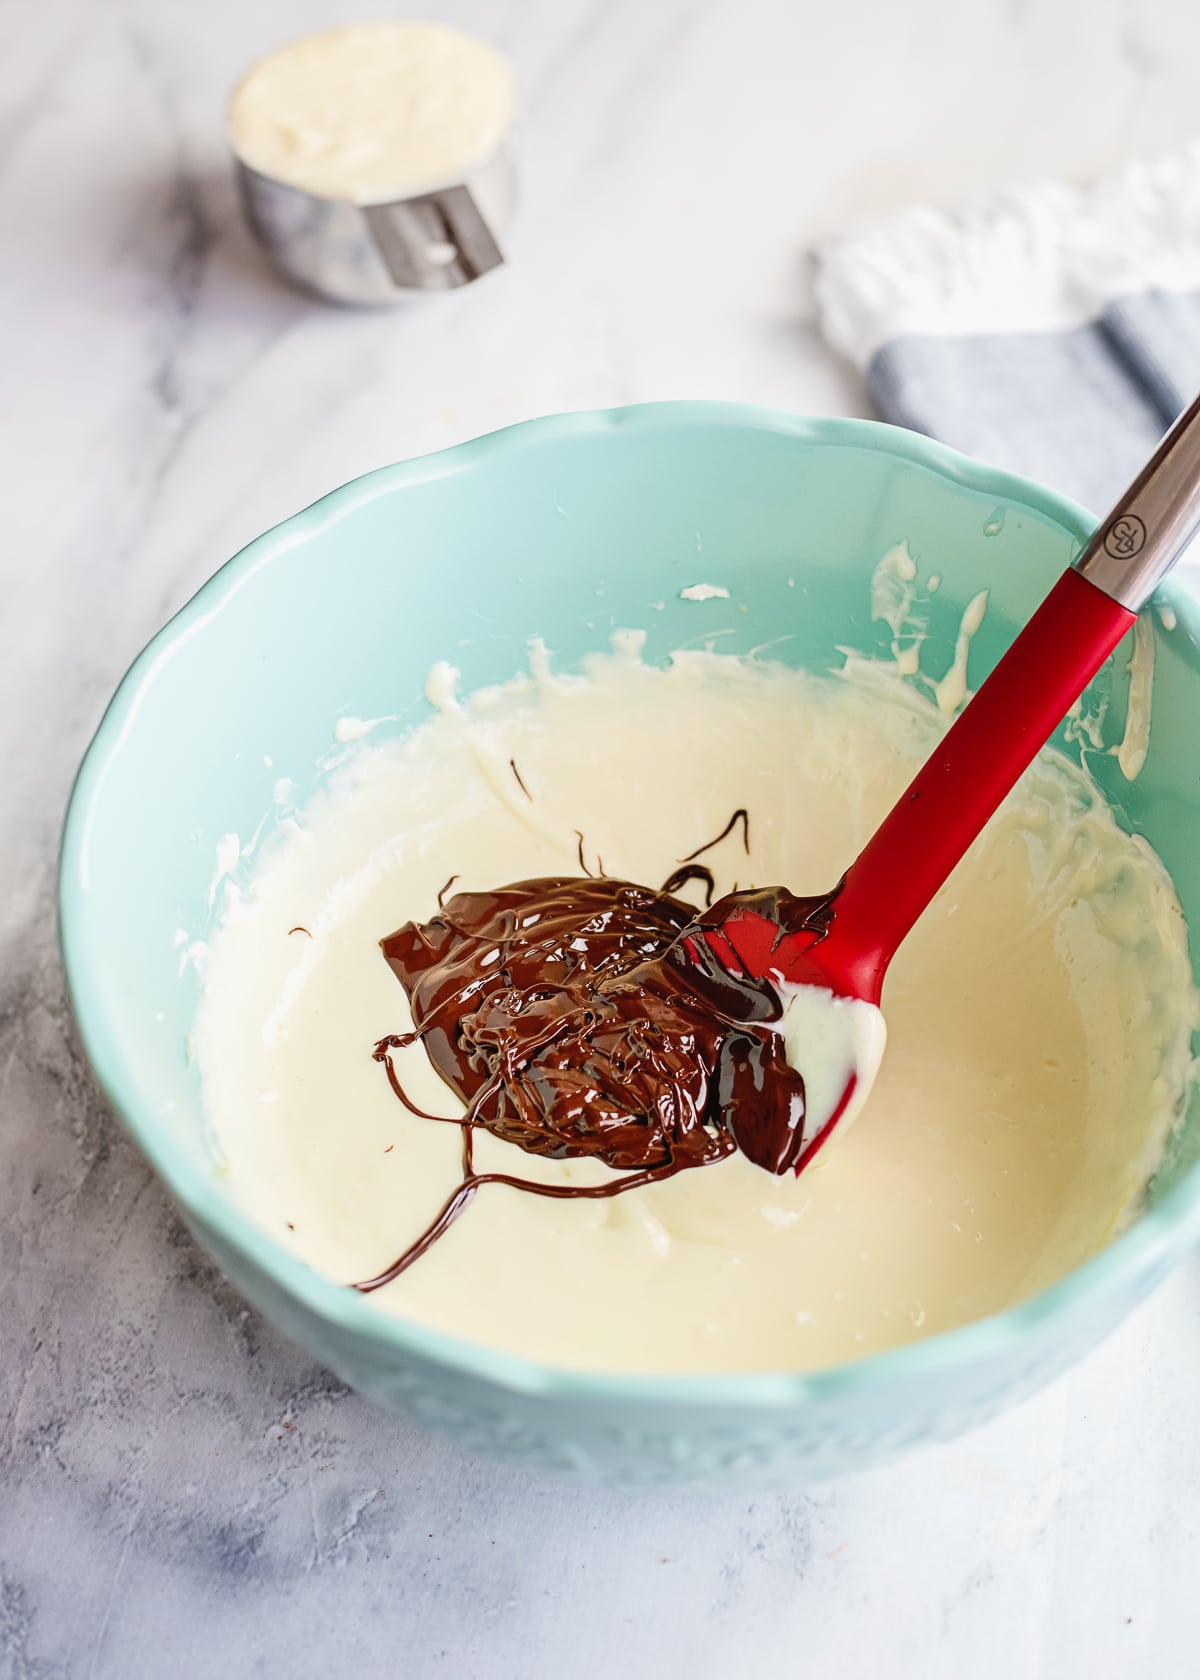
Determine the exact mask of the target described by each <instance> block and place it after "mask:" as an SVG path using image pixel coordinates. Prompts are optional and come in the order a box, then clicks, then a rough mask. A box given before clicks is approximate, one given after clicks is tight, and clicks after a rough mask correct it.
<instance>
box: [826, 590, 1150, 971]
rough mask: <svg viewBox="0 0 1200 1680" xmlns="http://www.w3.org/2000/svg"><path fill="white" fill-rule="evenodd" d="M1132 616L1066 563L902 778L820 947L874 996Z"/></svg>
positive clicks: (853, 868) (835, 965) (849, 878)
mask: <svg viewBox="0 0 1200 1680" xmlns="http://www.w3.org/2000/svg"><path fill="white" fill-rule="evenodd" d="M1135 618H1136V614H1135V613H1132V612H1131V611H1130V610H1129V608H1128V607H1124V606H1121V605H1120V603H1119V602H1117V601H1114V600H1113V599H1112V598H1111V597H1110V596H1108V595H1106V594H1104V592H1103V591H1102V590H1100V589H1097V588H1096V586H1095V585H1094V584H1091V583H1089V582H1088V580H1087V578H1086V577H1084V576H1083V575H1082V574H1081V573H1080V572H1077V571H1070V572H1067V573H1065V574H1064V576H1063V577H1061V578H1060V579H1059V581H1058V583H1056V584H1055V586H1054V588H1053V589H1052V590H1051V591H1050V594H1049V595H1048V596H1047V597H1046V599H1045V600H1044V601H1043V602H1042V604H1041V606H1040V607H1039V608H1038V610H1037V612H1036V613H1035V614H1034V616H1033V617H1032V618H1031V619H1030V621H1029V623H1028V624H1027V625H1026V626H1025V628H1024V629H1023V630H1022V631H1021V633H1020V635H1019V636H1018V637H1017V639H1016V641H1015V642H1014V643H1013V644H1012V646H1011V647H1010V648H1009V650H1008V652H1007V653H1006V654H1005V655H1004V657H1003V659H1001V661H1000V663H999V664H998V665H997V666H996V668H995V670H994V671H993V672H992V674H991V676H990V677H989V678H988V680H987V682H986V683H985V684H984V685H983V687H982V688H981V689H980V690H979V692H978V694H976V695H975V696H974V698H973V699H972V700H971V701H970V702H969V704H968V705H967V707H966V709H965V711H963V712H962V714H961V715H960V716H959V718H958V719H957V720H956V722H955V723H954V725H953V727H952V728H951V729H950V730H949V732H948V733H947V734H946V736H945V737H944V739H943V740H942V741H941V743H940V745H939V746H938V747H937V748H936V749H935V750H934V752H933V753H932V755H931V756H930V758H929V759H928V760H927V761H926V763H925V764H924V765H923V766H922V768H921V769H920V771H919V772H918V773H917V775H916V776H915V777H914V778H913V781H912V782H911V783H910V785H909V787H908V789H907V791H906V792H905V793H904V794H903V795H902V796H901V798H900V799H899V800H898V802H897V803H896V805H895V806H893V808H892V810H891V812H890V813H889V815H888V816H887V817H885V819H884V821H883V823H882V825H881V826H880V827H879V828H878V829H877V830H876V831H875V834H874V835H873V836H872V838H871V839H870V840H869V841H868V843H867V845H866V846H865V848H864V849H863V851H862V853H861V854H860V856H859V857H858V859H857V861H856V862H855V863H854V864H853V865H852V866H851V868H850V870H849V872H848V873H847V875H846V880H845V885H844V886H843V888H842V891H841V893H840V894H839V895H838V898H837V902H836V910H835V917H834V925H833V928H832V930H831V932H830V935H829V938H828V940H827V941H826V943H825V946H824V947H823V949H822V959H823V962H824V963H825V965H826V967H831V968H834V969H839V968H840V967H841V966H842V965H843V964H846V965H852V967H853V973H852V974H848V975H847V981H848V988H847V989H848V990H851V991H852V992H853V993H854V994H855V995H857V996H859V997H876V998H877V997H878V995H879V987H880V984H881V982H882V977H883V971H884V969H885V968H886V967H887V965H888V962H889V961H890V959H891V957H892V954H893V953H894V951H895V950H896V947H897V946H898V945H899V943H900V941H901V940H902V939H903V938H904V936H905V935H906V934H907V933H908V931H909V929H910V928H911V927H912V925H913V923H914V922H915V921H916V920H917V917H918V916H919V915H920V914H921V912H922V911H923V910H924V909H925V908H926V906H927V905H928V903H929V901H930V899H931V898H932V897H933V895H934V894H935V893H936V892H937V890H938V888H939V887H940V886H941V885H942V883H943V882H944V881H945V879H946V877H947V876H948V875H949V873H950V871H951V870H952V869H953V868H954V866H955V864H956V863H957V862H958V861H959V859H960V858H961V857H962V855H963V853H964V852H965V851H966V849H967V847H968V846H969V845H970V844H971V842H972V840H974V839H975V837H976V835H977V834H978V833H979V831H980V829H981V828H983V826H984V824H985V823H986V822H987V821H988V818H989V817H991V815H992V814H993V812H994V811H995V810H996V808H997V806H998V805H999V804H1000V802H1001V801H1002V800H1003V799H1004V797H1005V795H1006V794H1007V793H1008V792H1009V790H1010V789H1011V788H1012V787H1013V785H1014V784H1015V783H1016V781H1017V780H1018V778H1019V777H1020V775H1021V774H1022V772H1023V771H1024V770H1025V769H1027V768H1028V766H1029V765H1030V764H1031V763H1032V762H1033V760H1034V758H1035V757H1036V756H1037V753H1038V751H1039V749H1040V748H1041V747H1043V746H1044V745H1045V743H1046V741H1047V740H1048V739H1049V737H1050V736H1051V735H1052V734H1053V732H1054V730H1055V729H1056V728H1057V727H1058V725H1059V724H1060V723H1061V722H1062V719H1063V718H1064V717H1065V716H1066V714H1067V712H1068V711H1069V710H1070V709H1071V707H1072V705H1074V703H1075V701H1076V700H1077V699H1078V698H1079V696H1080V695H1081V694H1082V693H1083V691H1084V689H1085V688H1086V687H1087V685H1088V683H1089V682H1090V681H1091V679H1092V678H1093V677H1094V676H1095V674H1096V672H1097V671H1098V670H1099V668H1100V666H1101V665H1102V664H1103V663H1104V661H1105V660H1106V659H1107V658H1108V656H1109V654H1110V653H1111V652H1112V650H1113V649H1114V648H1115V647H1116V645H1117V643H1118V642H1119V641H1120V640H1121V638H1122V636H1124V635H1125V633H1126V631H1127V630H1128V629H1129V628H1130V626H1131V625H1132V624H1133V623H1134V620H1135Z"/></svg>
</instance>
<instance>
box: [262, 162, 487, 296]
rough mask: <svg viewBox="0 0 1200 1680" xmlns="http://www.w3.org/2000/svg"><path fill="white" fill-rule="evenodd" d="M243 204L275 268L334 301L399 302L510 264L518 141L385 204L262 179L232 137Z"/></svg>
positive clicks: (439, 289) (442, 289) (299, 283)
mask: <svg viewBox="0 0 1200 1680" xmlns="http://www.w3.org/2000/svg"><path fill="white" fill-rule="evenodd" d="M230 148H231V151H232V152H233V160H234V168H235V170H236V173H237V181H238V188H239V192H240V196H241V201H242V207H243V210H244V212H245V215H246V220H247V222H248V224H249V226H250V231H251V233H252V234H253V236H254V238H255V239H256V240H257V242H258V244H259V245H260V246H261V247H262V249H263V251H264V252H265V254H266V256H267V259H268V261H269V262H270V263H271V264H272V266H273V267H274V268H275V269H277V270H278V272H279V273H280V274H282V275H283V276H284V277H285V278H287V279H288V280H291V281H293V282H295V283H296V284H297V285H299V286H302V287H304V288H305V289H306V290H308V291H311V292H315V293H317V294H318V296H320V297H323V298H329V299H331V300H332V301H334V302H336V303H363V304H380V303H398V302H402V301H404V299H406V298H411V297H413V296H415V295H416V294H417V293H420V292H441V291H448V290H450V289H452V288H454V287H457V286H467V285H470V283H471V282H472V281H473V280H477V279H478V278H479V277H480V275H482V274H486V273H488V272H489V270H491V269H493V268H497V267H499V266H500V264H501V263H502V262H503V261H504V257H503V255H502V253H501V249H500V244H499V237H500V235H501V234H503V232H504V231H505V229H506V228H507V226H508V224H509V222H510V220H511V217H512V210H513V204H514V200H515V196H516V192H515V170H514V167H513V159H512V146H511V140H510V138H509V137H508V136H506V137H505V138H504V139H502V140H501V142H500V144H499V146H498V147H496V148H495V150H493V151H492V152H491V153H490V154H489V155H487V156H486V157H483V158H481V159H480V161H479V162H478V163H477V164H474V165H473V166H472V167H471V168H470V169H468V170H467V171H466V173H465V175H464V177H463V179H462V180H459V181H455V182H452V183H450V184H449V185H446V186H441V187H437V188H431V189H429V190H427V191H424V192H420V193H415V194H411V195H406V196H404V197H401V198H397V199H393V200H390V201H388V202H385V203H379V204H359V203H356V202H355V201H354V200H352V199H343V198H329V197H324V196H322V195H320V194H317V193H313V192H309V191H307V190H306V189H304V188H302V187H297V186H293V185H292V184H291V183H290V182H287V181H283V180H279V179H277V178H276V177H274V176H271V175H266V174H263V173H262V172H261V171H260V170H258V169H255V168H252V167H251V166H250V164H248V163H246V162H245V161H244V159H243V158H241V157H240V156H239V155H238V151H237V147H236V145H235V144H234V143H233V140H232V137H231V139H230Z"/></svg>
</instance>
